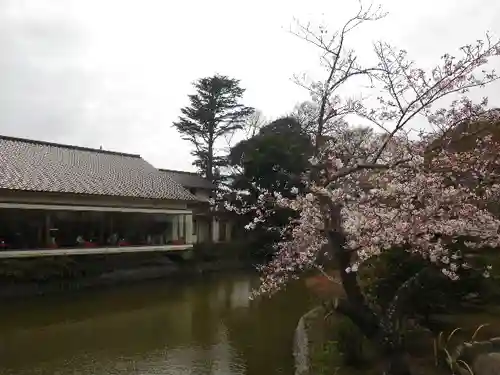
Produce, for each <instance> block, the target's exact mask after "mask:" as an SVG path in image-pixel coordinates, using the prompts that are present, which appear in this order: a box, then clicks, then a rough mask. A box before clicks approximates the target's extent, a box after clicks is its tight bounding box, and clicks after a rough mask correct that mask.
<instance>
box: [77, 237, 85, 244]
mask: <svg viewBox="0 0 500 375" xmlns="http://www.w3.org/2000/svg"><path fill="white" fill-rule="evenodd" d="M76 244H77V245H78V246H83V245H84V244H85V240H84V239H83V236H82V235H81V234H79V235H78V236H77V237H76Z"/></svg>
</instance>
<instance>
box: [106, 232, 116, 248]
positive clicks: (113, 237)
mask: <svg viewBox="0 0 500 375" xmlns="http://www.w3.org/2000/svg"><path fill="white" fill-rule="evenodd" d="M117 243H118V233H113V234H112V235H111V236H109V237H108V245H112V246H116V244H117Z"/></svg>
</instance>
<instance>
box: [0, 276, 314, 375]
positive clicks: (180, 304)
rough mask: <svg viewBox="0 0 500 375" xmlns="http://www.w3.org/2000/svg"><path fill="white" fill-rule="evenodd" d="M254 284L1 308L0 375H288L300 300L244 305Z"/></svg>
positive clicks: (177, 284)
mask: <svg viewBox="0 0 500 375" xmlns="http://www.w3.org/2000/svg"><path fill="white" fill-rule="evenodd" d="M256 281H257V280H256V278H255V277H254V276H253V275H247V274H238V275H232V276H224V277H221V276H211V277H209V278H203V279H197V280H193V281H162V282H155V283H147V284H140V285H136V286H128V287H120V288H115V289H109V290H101V291H87V292H79V293H76V294H72V295H64V296H62V295H59V296H51V297H44V298H31V299H29V300H24V301H18V302H15V303H12V302H10V303H8V304H2V305H1V310H0V374H1V375H35V374H36V375H63V374H64V375H108V374H120V375H129V374H141V375H143V374H144V375H146V374H148V375H149V374H162V375H183V374H190V375H206V374H217V375H243V374H248V375H267V374H287V375H289V374H292V373H293V357H292V338H293V334H294V328H295V326H296V324H297V321H298V319H299V317H300V316H301V315H302V314H303V313H304V312H305V310H307V306H308V303H307V300H306V293H304V291H303V290H302V289H301V288H300V287H298V286H296V287H294V288H289V289H288V290H287V291H286V292H285V293H282V294H280V295H278V296H276V297H275V298H273V299H271V300H268V299H266V300H259V301H249V300H248V296H249V293H250V290H251V288H252V286H253V285H255V282H256Z"/></svg>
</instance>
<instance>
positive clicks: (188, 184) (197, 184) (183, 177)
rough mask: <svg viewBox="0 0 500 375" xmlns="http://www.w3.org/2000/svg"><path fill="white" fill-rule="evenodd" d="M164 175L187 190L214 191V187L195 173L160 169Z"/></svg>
mask: <svg viewBox="0 0 500 375" xmlns="http://www.w3.org/2000/svg"><path fill="white" fill-rule="evenodd" d="M160 171H161V172H163V173H164V175H166V176H168V177H170V178H171V179H172V180H174V181H177V182H178V183H179V184H181V185H182V186H184V187H185V188H187V189H190V188H198V189H210V190H212V189H215V185H214V184H213V183H211V182H210V181H209V180H207V179H206V178H204V177H201V176H200V175H199V174H197V173H192V172H184V171H174V170H171V169H160Z"/></svg>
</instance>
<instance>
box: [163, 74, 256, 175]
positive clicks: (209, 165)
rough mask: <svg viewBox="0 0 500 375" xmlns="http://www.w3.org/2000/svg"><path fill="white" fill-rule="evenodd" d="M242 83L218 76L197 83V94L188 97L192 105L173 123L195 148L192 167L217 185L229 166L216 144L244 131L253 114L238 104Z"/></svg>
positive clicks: (184, 109) (251, 110)
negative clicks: (224, 137) (225, 136)
mask: <svg viewBox="0 0 500 375" xmlns="http://www.w3.org/2000/svg"><path fill="white" fill-rule="evenodd" d="M239 84H240V81H239V80H236V79H232V78H228V77H227V76H222V75H218V74H216V75H214V76H213V77H207V78H201V79H199V80H197V81H196V82H195V83H194V84H193V86H194V87H195V89H196V93H195V94H193V95H189V101H190V105H189V106H187V107H184V108H182V109H181V113H182V115H181V116H180V117H179V121H177V122H174V124H173V125H174V126H175V127H176V129H177V130H178V131H179V132H180V133H181V134H182V138H183V139H185V140H188V141H190V142H191V143H192V144H193V145H194V146H195V150H194V151H193V152H192V155H193V156H195V157H196V160H195V162H194V163H193V164H194V165H196V166H197V167H198V168H199V169H200V171H201V173H202V174H203V176H204V177H206V178H207V179H208V180H210V181H212V182H214V183H216V184H217V183H218V182H219V181H218V179H219V172H218V171H219V168H220V167H222V166H224V165H225V164H226V161H225V160H226V158H225V157H222V156H220V155H217V153H216V150H215V143H216V141H217V140H218V139H219V138H221V137H223V136H224V135H227V134H230V133H232V132H234V131H236V130H239V129H242V127H243V125H244V121H245V119H246V118H247V117H248V116H249V115H250V114H251V113H252V112H253V111H254V109H253V108H251V107H246V106H244V105H243V104H240V103H239V101H240V100H241V97H242V96H243V93H244V92H245V90H244V89H242V88H241V87H240V86H239Z"/></svg>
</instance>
